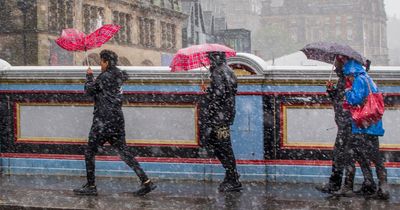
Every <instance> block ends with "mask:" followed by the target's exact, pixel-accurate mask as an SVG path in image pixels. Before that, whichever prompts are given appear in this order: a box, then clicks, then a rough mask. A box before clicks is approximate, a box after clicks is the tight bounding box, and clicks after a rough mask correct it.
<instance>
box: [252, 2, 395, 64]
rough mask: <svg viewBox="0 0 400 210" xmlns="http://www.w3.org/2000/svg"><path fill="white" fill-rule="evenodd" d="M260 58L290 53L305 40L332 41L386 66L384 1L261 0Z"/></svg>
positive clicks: (387, 58) (302, 44) (304, 42)
mask: <svg viewBox="0 0 400 210" xmlns="http://www.w3.org/2000/svg"><path fill="white" fill-rule="evenodd" d="M262 3H263V7H262V14H261V16H262V25H263V26H264V27H263V28H261V30H262V31H260V32H259V34H258V35H259V38H258V39H259V40H262V38H261V37H265V38H264V39H263V40H265V42H264V43H262V42H260V43H259V44H260V45H261V44H264V46H263V51H262V52H261V55H262V57H263V58H266V59H271V58H274V57H279V56H281V55H284V54H288V53H291V52H293V51H294V50H295V49H299V48H301V47H302V46H304V45H305V44H307V43H310V42H315V41H335V42H339V43H346V44H349V45H350V46H351V47H353V48H354V49H356V50H357V51H359V52H361V53H363V54H364V55H365V56H366V57H368V58H370V59H371V60H372V61H373V65H388V64H389V57H388V47H387V26H386V21H387V18H386V13H385V7H384V0H324V1H316V0H296V1H289V0H264V1H263V2H262Z"/></svg>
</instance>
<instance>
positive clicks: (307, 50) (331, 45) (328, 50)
mask: <svg viewBox="0 0 400 210" xmlns="http://www.w3.org/2000/svg"><path fill="white" fill-rule="evenodd" d="M300 51H302V52H303V53H304V54H305V55H306V56H307V58H308V59H312V60H317V61H322V62H326V63H330V64H333V62H334V61H335V56H336V55H344V56H347V57H349V58H352V59H354V60H356V61H358V62H360V63H361V64H362V65H364V66H368V65H369V61H368V60H367V59H366V58H365V57H364V56H362V55H361V54H360V53H358V52H357V51H356V50H354V49H353V48H351V47H350V46H348V45H345V44H338V43H335V42H314V43H310V44H307V45H306V46H305V47H304V48H303V49H301V50H300Z"/></svg>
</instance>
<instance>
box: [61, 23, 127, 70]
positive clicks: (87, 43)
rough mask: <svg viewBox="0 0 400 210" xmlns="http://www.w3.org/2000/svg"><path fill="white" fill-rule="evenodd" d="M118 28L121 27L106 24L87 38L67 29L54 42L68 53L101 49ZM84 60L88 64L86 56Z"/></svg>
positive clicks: (77, 31)
mask: <svg viewBox="0 0 400 210" xmlns="http://www.w3.org/2000/svg"><path fill="white" fill-rule="evenodd" d="M120 28H121V26H119V25H113V24H107V25H103V26H102V27H100V28H99V29H97V30H96V31H94V32H93V33H91V34H89V35H87V36H86V35H85V34H84V33H83V32H81V31H79V30H77V29H74V28H67V29H64V30H63V31H62V32H61V37H60V38H58V39H57V40H56V43H57V44H58V46H60V47H61V48H63V49H65V50H68V51H85V52H87V50H90V49H93V48H96V47H101V45H103V44H104V43H106V42H107V41H108V40H110V39H111V38H112V37H113V36H114V34H115V33H117V32H118V31H119V29H120ZM86 59H87V63H88V64H89V60H88V57H87V56H86Z"/></svg>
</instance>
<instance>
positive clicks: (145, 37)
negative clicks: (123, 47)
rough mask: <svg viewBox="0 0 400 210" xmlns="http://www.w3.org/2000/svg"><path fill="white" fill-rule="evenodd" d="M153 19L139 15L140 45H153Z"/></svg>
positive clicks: (154, 41)
mask: <svg viewBox="0 0 400 210" xmlns="http://www.w3.org/2000/svg"><path fill="white" fill-rule="evenodd" d="M154 25H155V21H154V20H153V19H150V18H144V17H139V36H140V45H142V46H146V47H155V45H156V40H155V27H154Z"/></svg>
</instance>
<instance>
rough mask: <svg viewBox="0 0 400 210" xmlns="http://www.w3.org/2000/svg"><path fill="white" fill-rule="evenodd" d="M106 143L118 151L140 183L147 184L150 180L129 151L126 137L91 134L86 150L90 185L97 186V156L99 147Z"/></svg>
mask: <svg viewBox="0 0 400 210" xmlns="http://www.w3.org/2000/svg"><path fill="white" fill-rule="evenodd" d="M106 142H109V143H110V144H111V146H112V147H113V148H114V149H116V150H117V151H118V154H119V156H120V157H121V159H122V160H123V161H124V162H125V163H126V164H127V165H128V166H129V167H130V168H132V169H133V170H134V171H135V173H136V175H137V176H138V177H139V179H140V181H142V182H145V181H147V180H148V179H149V178H148V177H147V175H146V173H145V172H144V171H143V169H142V168H141V166H140V164H139V162H138V161H137V160H136V159H135V157H134V155H133V153H132V152H131V151H129V148H128V146H127V145H126V142H125V136H124V135H96V134H93V133H92V132H91V133H90V134H89V142H88V147H87V149H86V150H85V162H86V174H87V181H88V184H89V185H94V184H95V168H96V167H95V155H96V153H97V152H98V147H99V146H103V145H104V144H105V143H106Z"/></svg>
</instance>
